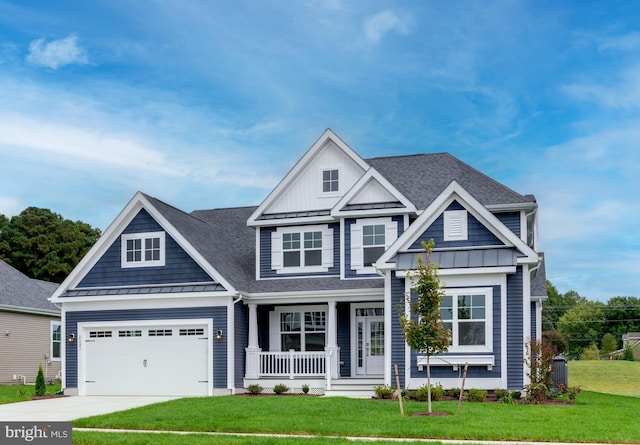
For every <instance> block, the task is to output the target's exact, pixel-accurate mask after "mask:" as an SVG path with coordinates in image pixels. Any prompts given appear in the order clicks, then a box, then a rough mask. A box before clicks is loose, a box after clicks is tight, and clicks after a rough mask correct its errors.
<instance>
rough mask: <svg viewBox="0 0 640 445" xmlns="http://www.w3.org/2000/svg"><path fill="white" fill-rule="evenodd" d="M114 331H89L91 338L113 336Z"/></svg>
mask: <svg viewBox="0 0 640 445" xmlns="http://www.w3.org/2000/svg"><path fill="white" fill-rule="evenodd" d="M112 336H113V333H112V332H111V331H91V332H89V338H111V337H112Z"/></svg>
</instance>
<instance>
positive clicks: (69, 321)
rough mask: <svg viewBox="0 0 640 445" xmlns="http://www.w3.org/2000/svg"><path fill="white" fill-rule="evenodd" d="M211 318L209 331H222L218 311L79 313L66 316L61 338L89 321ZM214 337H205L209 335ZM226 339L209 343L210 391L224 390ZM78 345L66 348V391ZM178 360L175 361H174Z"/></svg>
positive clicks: (223, 311) (72, 383)
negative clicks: (210, 362)
mask: <svg viewBox="0 0 640 445" xmlns="http://www.w3.org/2000/svg"><path fill="white" fill-rule="evenodd" d="M193 318H211V319H212V320H213V330H214V332H215V330H217V329H222V330H223V331H226V326H227V308H226V306H221V307H197V308H180V309H172V308H167V309H134V310H126V311H116V310H112V311H79V312H67V313H66V318H65V321H66V323H65V336H64V338H67V337H68V336H69V333H71V332H73V333H74V334H75V333H77V332H78V323H81V322H90V321H113V322H118V321H130V320H170V319H185V320H188V319H193ZM213 334H214V333H211V332H210V333H209V335H213ZM229 338H230V336H229V335H225V336H224V337H223V340H222V341H220V342H218V341H214V342H213V387H214V388H227V341H228V339H229ZM78 343H79V342H75V343H67V344H66V350H65V351H66V369H65V375H66V385H67V388H77V387H78ZM177 359H179V357H177Z"/></svg>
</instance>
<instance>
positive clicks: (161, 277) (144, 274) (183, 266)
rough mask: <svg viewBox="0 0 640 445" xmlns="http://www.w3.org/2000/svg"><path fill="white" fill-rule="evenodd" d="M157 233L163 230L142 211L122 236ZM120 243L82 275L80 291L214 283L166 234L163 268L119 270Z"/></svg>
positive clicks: (113, 246) (111, 247) (117, 242)
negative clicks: (84, 288)
mask: <svg viewBox="0 0 640 445" xmlns="http://www.w3.org/2000/svg"><path fill="white" fill-rule="evenodd" d="M159 231H163V229H162V227H160V225H159V224H158V223H157V222H156V221H155V220H154V219H153V218H152V217H151V215H149V213H147V211H146V210H144V209H142V210H141V211H140V213H138V215H136V217H135V218H134V219H133V220H132V221H131V223H130V224H129V225H128V226H127V228H126V229H125V230H124V231H123V232H122V233H143V232H159ZM120 239H121V238H120V237H118V238H117V239H116V240H115V242H114V243H113V244H112V245H111V246H110V247H109V249H107V251H106V252H105V253H104V255H103V256H102V258H100V259H99V260H98V262H97V263H96V264H95V266H93V268H91V270H90V271H89V272H88V273H87V275H85V277H84V278H83V279H82V281H81V282H80V284H79V285H78V287H79V288H83V287H107V286H131V285H144V284H170V283H201V282H211V281H213V279H212V278H211V277H210V276H209V275H208V274H207V273H206V272H205V271H204V270H203V269H202V268H201V267H200V266H199V265H198V264H196V262H195V261H193V259H192V258H191V257H190V256H189V255H188V254H187V253H186V252H185V251H184V250H183V249H182V248H181V247H180V246H179V245H178V243H176V242H175V240H174V239H173V238H171V236H169V234H168V233H167V234H166V237H165V266H163V267H131V268H122V267H121V248H120V246H121V241H120Z"/></svg>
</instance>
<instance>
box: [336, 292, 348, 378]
mask: <svg viewBox="0 0 640 445" xmlns="http://www.w3.org/2000/svg"><path fill="white" fill-rule="evenodd" d="M350 309H351V305H350V304H349V303H338V305H337V308H336V310H337V318H338V335H337V338H338V346H339V347H340V361H341V362H342V363H343V364H342V366H340V377H351V310H350Z"/></svg>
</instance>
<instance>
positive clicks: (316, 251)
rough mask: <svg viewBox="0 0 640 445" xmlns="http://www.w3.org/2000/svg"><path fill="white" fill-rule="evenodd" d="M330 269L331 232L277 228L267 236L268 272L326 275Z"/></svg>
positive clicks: (302, 228) (311, 227) (309, 227)
mask: <svg viewBox="0 0 640 445" xmlns="http://www.w3.org/2000/svg"><path fill="white" fill-rule="evenodd" d="M332 266H333V229H329V227H328V226H326V225H324V226H308V227H280V228H278V229H277V230H276V231H275V232H274V233H273V234H272V235H271V268H272V269H273V270H276V271H277V272H278V273H299V272H327V271H328V270H329V267H332Z"/></svg>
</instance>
